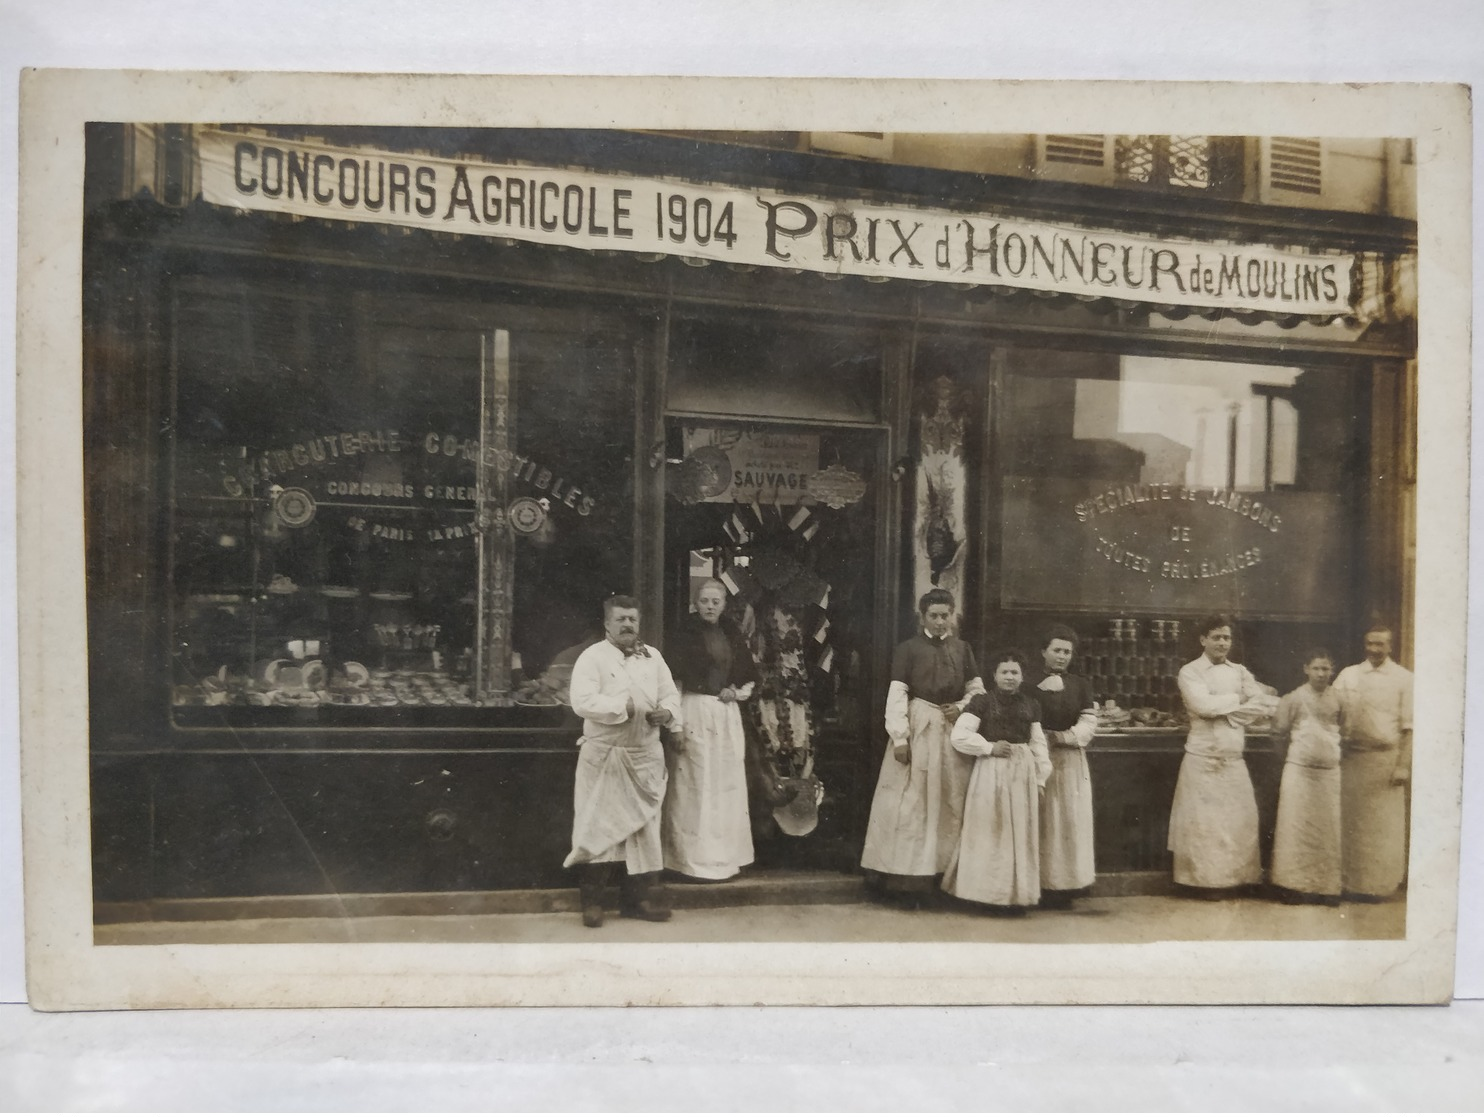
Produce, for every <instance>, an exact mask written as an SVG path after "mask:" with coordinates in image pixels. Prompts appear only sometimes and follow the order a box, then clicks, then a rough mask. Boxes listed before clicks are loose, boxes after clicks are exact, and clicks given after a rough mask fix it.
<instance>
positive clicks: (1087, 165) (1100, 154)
mask: <svg viewBox="0 0 1484 1117" xmlns="http://www.w3.org/2000/svg"><path fill="white" fill-rule="evenodd" d="M1112 139H1113V138H1112V137H1111V136H1097V135H1073V134H1062V135H1043V136H1037V137H1036V171H1037V173H1038V174H1040V175H1041V176H1042V177H1044V178H1057V179H1067V180H1070V181H1072V182H1095V183H1102V184H1108V183H1111V182H1112V181H1113V143H1112Z"/></svg>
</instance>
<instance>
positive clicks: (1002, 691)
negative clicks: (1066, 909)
mask: <svg viewBox="0 0 1484 1117" xmlns="http://www.w3.org/2000/svg"><path fill="white" fill-rule="evenodd" d="M1021 664H1022V659H1021V656H1020V653H1019V652H1016V651H1014V650H1008V651H1004V652H1000V653H999V654H998V655H995V656H993V657H991V659H990V668H991V670H993V672H994V676H993V678H994V689H993V690H991V691H989V693H987V694H981V695H977V696H976V697H975V698H974V700H973V701H972V702H970V703H969V706H968V709H966V710H965V711H964V712H963V715H962V716H961V717H960V718H959V719H958V721H957V722H956V723H955V724H954V727H953V747H954V748H955V749H957V750H958V751H959V752H961V753H963V754H964V755H965V756H969V757H973V765H974V767H973V769H972V770H971V772H970V775H969V789H968V794H967V796H966V797H965V799H964V812H963V828H962V830H961V831H960V833H959V839H958V848H957V849H955V850H954V851H953V856H952V859H951V860H950V861H949V864H948V871H947V872H946V873H944V874H943V888H944V890H945V891H947V892H949V893H951V894H952V895H954V896H957V897H958V898H959V899H961V900H972V901H974V902H975V903H978V904H985V905H987V908H986V910H988V911H990V912H992V913H994V914H1001V915H1024V914H1025V909H1026V907H1027V906H1029V905H1031V904H1035V903H1037V902H1038V901H1039V900H1040V898H1041V857H1040V848H1039V847H1040V817H1039V815H1040V798H1041V788H1043V787H1045V786H1046V778H1047V777H1048V776H1049V775H1050V774H1051V760H1050V758H1049V757H1047V755H1046V736H1045V734H1044V733H1042V731H1041V708H1040V706H1039V705H1038V704H1037V702H1036V700H1035V699H1034V698H1031V697H1030V696H1029V695H1027V694H1025V693H1023V692H1022V691H1021V689H1020V687H1021V683H1022V682H1023V681H1024V680H1023V674H1022V666H1021Z"/></svg>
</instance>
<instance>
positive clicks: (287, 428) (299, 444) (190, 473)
mask: <svg viewBox="0 0 1484 1117" xmlns="http://www.w3.org/2000/svg"><path fill="white" fill-rule="evenodd" d="M393 307H394V308H395V309H392V308H393ZM176 351H177V358H176V370H175V373H176V375H175V380H176V397H175V415H174V420H173V438H172V444H173V445H172V450H173V453H172V458H171V461H172V464H173V471H172V489H173V501H172V523H171V532H170V542H171V579H172V587H171V590H172V593H171V599H172V619H171V626H172V632H173V643H172V649H171V656H172V668H173V677H174V684H175V685H174V691H173V703H174V712H175V720H176V722H177V724H182V725H192V726H212V725H218V724H230V725H257V724H266V725H285V724H287V725H299V724H306V725H322V724H351V725H381V724H385V725H393V726H395V725H400V724H408V725H417V724H441V723H444V722H451V723H456V724H465V723H468V724H477V725H490V726H500V725H511V726H521V725H533V724H534V725H540V724H557V723H559V722H560V720H561V716H562V704H563V702H564V701H565V699H566V682H567V678H568V675H569V670H570V664H571V662H572V661H573V660H574V659H575V657H576V654H577V652H578V651H579V650H580V649H581V648H582V647H583V646H585V644H586V643H588V642H590V641H592V640H594V639H597V638H598V637H599V636H600V635H601V627H600V616H601V614H600V606H601V602H602V600H603V598H604V597H606V596H607V595H609V594H612V593H615V592H627V591H628V590H629V589H630V588H631V587H630V585H629V579H630V572H631V567H632V549H631V543H632V526H631V525H632V483H631V476H632V472H631V462H632V447H633V399H634V395H633V383H634V368H633V361H634V358H633V346H632V343H631V341H630V340H629V339H626V338H625V337H624V336H623V334H622V332H621V331H615V330H612V329H610V328H607V327H606V326H600V325H598V324H596V323H585V322H583V321H582V320H581V319H580V318H578V317H575V316H574V317H573V318H571V319H566V318H563V319H559V320H558V319H554V318H537V317H536V316H533V315H532V314H530V313H529V312H521V313H514V312H507V313H503V314H502V313H501V312H500V311H498V310H493V309H487V308H473V309H471V310H467V311H459V312H456V313H450V312H448V311H446V310H445V309H442V308H440V307H439V305H438V304H435V303H427V304H421V303H418V302H417V301H416V300H410V301H409V300H401V301H399V302H397V303H395V304H388V305H381V304H377V305H365V306H362V308H361V311H360V313H354V312H351V311H349V310H348V309H346V307H345V305H344V303H341V304H339V309H338V310H337V311H336V312H334V313H331V312H330V310H329V309H328V308H327V307H325V306H324V305H322V304H320V303H318V302H316V301H315V299H313V298H309V297H295V296H294V295H291V294H277V293H273V294H268V293H264V292H262V291H257V290H240V289H235V290H224V289H221V288H201V289H194V288H191V289H186V290H184V291H182V293H181V294H180V296H179V298H178V300H177V313H176ZM579 402H580V405H579Z"/></svg>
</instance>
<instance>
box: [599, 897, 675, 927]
mask: <svg viewBox="0 0 1484 1117" xmlns="http://www.w3.org/2000/svg"><path fill="white" fill-rule="evenodd" d="M618 914H619V915H621V916H623V917H624V918H626V919H642V920H644V921H645V922H646V923H666V922H668V921H669V919H670V915H671V912H670V909H669V908H663V907H660V906H658V905H657V904H655V903H653V902H652V901H650V900H640V901H638V902H637V903H632V904H625V905H624V906H623V907H621V908H619V909H618ZM583 918H584V919H586V916H585V915H584V917H583Z"/></svg>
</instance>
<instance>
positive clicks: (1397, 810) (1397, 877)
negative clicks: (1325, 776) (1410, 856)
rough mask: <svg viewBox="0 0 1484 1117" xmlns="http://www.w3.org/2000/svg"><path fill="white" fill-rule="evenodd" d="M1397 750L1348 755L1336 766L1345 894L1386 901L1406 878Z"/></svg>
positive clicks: (1402, 797)
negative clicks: (1396, 773) (1393, 778)
mask: <svg viewBox="0 0 1484 1117" xmlns="http://www.w3.org/2000/svg"><path fill="white" fill-rule="evenodd" d="M1396 762H1397V750H1396V749H1378V750H1375V751H1368V752H1360V751H1355V752H1348V753H1346V754H1345V759H1344V760H1343V761H1341V762H1340V818H1341V820H1342V826H1343V831H1342V832H1343V839H1342V843H1341V846H1342V849H1343V865H1344V886H1345V891H1346V892H1360V893H1363V894H1365V895H1367V896H1389V895H1391V894H1392V893H1393V892H1395V891H1396V890H1397V889H1398V888H1400V887H1401V884H1402V880H1403V878H1405V877H1406V875H1407V789H1406V787H1405V786H1403V785H1401V784H1393V783H1392V782H1391V775H1392V773H1393V772H1394V771H1395V770H1396Z"/></svg>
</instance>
